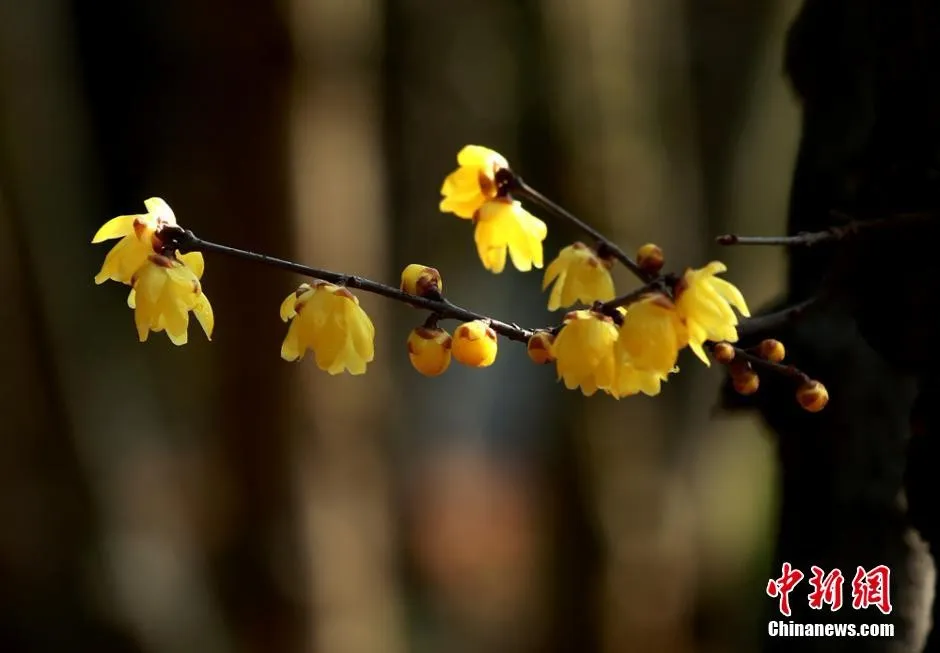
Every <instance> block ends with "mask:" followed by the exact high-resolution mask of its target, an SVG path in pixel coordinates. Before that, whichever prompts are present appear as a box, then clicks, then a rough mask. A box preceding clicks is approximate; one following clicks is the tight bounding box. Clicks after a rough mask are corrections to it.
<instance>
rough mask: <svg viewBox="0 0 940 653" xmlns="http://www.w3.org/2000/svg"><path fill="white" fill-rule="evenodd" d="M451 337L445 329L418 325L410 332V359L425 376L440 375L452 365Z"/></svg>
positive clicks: (413, 365)
mask: <svg viewBox="0 0 940 653" xmlns="http://www.w3.org/2000/svg"><path fill="white" fill-rule="evenodd" d="M451 342H452V340H451V337H450V334H449V333H447V332H446V331H445V330H444V329H439V328H433V329H429V328H427V327H416V328H415V329H413V330H412V331H411V333H409V334H408V359H409V360H410V361H411V365H412V367H414V368H415V369H416V370H418V371H419V372H421V374H423V375H425V376H439V375H441V374H443V373H444V372H445V371H446V370H447V368H448V367H450V348H451Z"/></svg>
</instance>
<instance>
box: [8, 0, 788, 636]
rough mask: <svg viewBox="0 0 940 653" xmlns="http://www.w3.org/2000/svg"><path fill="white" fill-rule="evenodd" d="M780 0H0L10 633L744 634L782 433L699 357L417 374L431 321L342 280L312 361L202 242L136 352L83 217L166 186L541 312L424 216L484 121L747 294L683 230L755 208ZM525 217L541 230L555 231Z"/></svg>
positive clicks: (242, 270)
mask: <svg viewBox="0 0 940 653" xmlns="http://www.w3.org/2000/svg"><path fill="white" fill-rule="evenodd" d="M799 4H800V3H799V2H798V1H797V0H766V1H764V2H753V0H657V1H656V2H649V1H646V2H643V1H638V0H634V1H632V2H619V1H617V0H582V1H581V2H577V3H574V2H566V1H563V0H542V2H534V1H527V2H523V1H520V2H510V1H505V0H504V1H497V0H474V1H473V2H470V1H467V0H448V1H447V2H428V1H417V0H386V1H383V0H348V1H340V0H294V1H293V2H290V1H285V2H278V3H275V2H263V1H261V0H253V1H252V0H245V1H244V2H222V1H221V0H203V1H202V2H197V3H191V2H184V1H183V0H139V1H138V2H132V3H131V2H122V1H119V0H99V1H97V2H89V1H87V0H84V1H81V2H80V1H79V0H72V1H68V0H29V2H26V1H25V0H19V1H18V0H0V293H2V299H3V303H4V313H3V319H2V320H0V363H2V366H3V374H2V375H0V414H2V421H0V650H2V651H5V652H7V651H64V650H70V651H95V652H96V653H124V652H137V651H140V652H148V653H176V652H180V653H183V652H194V651H199V652H205V653H223V652H230V651H231V652H238V653H255V652H259V653H260V652H262V651H264V652H274V653H281V652H284V653H289V652H294V651H298V652H299V651H317V652H323V653H405V652H415V653H425V652H427V653H431V652H438V651H447V652H448V653H464V652H466V653H476V652H482V651H487V652H494V653H523V652H526V653H528V652H536V651H539V652H542V651H544V652H555V651H558V652H562V651H579V652H587V653H590V652H595V651H596V652H598V653H600V652H610V653H614V652H621V651H631V652H632V653H643V652H646V651H655V652H656V653H672V652H676V653H679V652H682V653H685V652H688V653H692V652H703V653H704V652H709V653H711V652H715V653H718V652H731V651H751V650H754V649H755V648H756V646H757V642H758V641H759V638H760V636H761V634H762V632H763V629H764V623H763V621H762V620H761V610H762V609H763V608H764V606H765V601H768V600H770V599H767V597H766V596H765V594H764V587H765V585H766V582H767V578H769V576H770V575H771V572H772V570H771V569H770V559H771V553H772V542H773V537H774V524H775V521H774V520H775V512H776V503H775V498H776V473H777V472H776V466H775V465H776V463H775V460H774V457H773V446H772V442H771V440H770V438H769V435H768V433H767V432H766V431H765V430H764V429H763V427H762V426H761V425H760V424H759V423H758V422H757V420H756V418H755V417H753V416H750V415H741V416H738V415H728V414H722V413H720V412H718V411H717V410H716V409H715V407H716V402H717V388H718V385H719V383H720V381H721V373H720V371H719V370H716V369H712V370H708V369H705V368H704V367H703V366H701V365H700V364H698V363H697V362H696V361H695V360H694V359H693V358H692V356H691V354H690V353H689V352H686V353H685V354H684V355H683V359H681V360H680V365H681V366H682V368H683V372H682V374H680V375H678V376H677V377H676V378H675V379H674V380H673V381H670V383H669V384H668V385H667V386H665V390H664V392H663V393H662V395H661V396H660V397H657V398H655V399H649V398H646V397H635V398H631V399H626V400H622V401H620V402H617V401H614V400H613V399H610V398H608V397H603V396H595V397H592V398H585V397H583V396H581V395H580V394H579V393H576V392H569V391H565V390H564V387H563V386H562V385H560V384H558V383H556V382H555V378H554V370H553V369H552V368H551V367H545V368H542V367H536V366H534V365H532V364H531V363H530V362H529V361H528V359H527V357H526V354H525V351H524V350H523V348H522V347H520V346H516V345H514V344H513V343H508V342H503V343H502V344H501V350H500V356H499V358H498V360H497V361H496V363H495V365H494V366H493V367H491V368H489V369H485V370H474V369H469V368H465V367H461V366H460V365H453V366H451V368H450V370H449V371H448V372H447V373H446V374H445V375H444V376H442V377H440V378H437V379H427V378H424V377H422V376H420V375H419V374H417V373H416V372H415V371H414V370H413V369H412V368H411V367H410V365H409V362H408V358H407V354H406V350H405V338H406V335H407V333H408V331H409V330H410V329H411V328H412V327H413V326H415V325H417V324H418V323H419V322H420V321H421V320H422V319H423V317H422V316H420V315H418V314H417V313H416V312H415V311H413V310H411V309H409V308H407V307H405V306H402V305H397V304H394V305H393V304H391V303H389V302H387V301H384V300H381V299H379V298H375V297H371V296H361V300H362V304H363V305H364V306H365V308H366V309H367V311H368V312H369V314H370V315H371V316H372V318H373V321H374V322H375V324H376V328H377V343H376V347H377V354H376V359H375V362H374V363H372V364H371V365H370V367H369V372H368V374H367V375H365V376H362V377H349V376H343V377H331V376H329V375H327V374H325V373H322V372H320V371H318V370H317V369H316V366H315V365H314V363H313V361H312V360H310V359H309V358H307V359H305V360H304V361H302V362H301V363H299V364H288V363H285V362H284V361H282V360H281V359H280V358H279V355H278V352H279V348H280V342H281V339H282V338H283V336H284V334H285V327H284V325H283V324H282V323H281V322H280V320H279V319H278V305H279V303H280V301H281V300H282V299H283V297H284V296H286V295H287V294H288V293H289V292H291V291H292V290H293V289H294V288H295V287H296V285H297V283H299V281H300V279H299V278H293V277H291V276H290V275H288V274H285V273H282V272H279V271H276V270H271V269H264V268H260V267H257V266H253V265H250V264H247V263H245V262H240V261H235V260H227V259H224V258H220V257H217V256H207V271H206V275H205V277H204V279H203V283H204V288H205V290H206V293H207V295H208V296H209V298H210V299H211V301H212V303H213V306H214V308H215V313H216V319H217V327H216V331H215V334H214V338H213V341H212V342H211V343H208V342H206V341H205V339H204V338H203V337H202V334H201V333H199V332H197V331H196V327H195V326H194V327H193V328H192V329H191V331H192V333H193V335H192V337H191V341H190V343H189V344H188V345H186V346H185V347H181V348H177V347H174V346H172V345H171V344H170V342H169V341H168V339H167V338H166V337H165V336H163V335H162V334H156V335H154V336H152V337H151V339H150V341H149V342H148V343H147V344H146V345H141V344H139V343H138V342H137V338H136V335H135V332H134V328H133V318H132V314H131V312H130V311H129V310H128V309H127V307H126V306H125V299H126V294H127V290H126V288H125V287H122V286H119V285H117V284H115V283H113V282H109V283H107V284H105V285H103V286H100V287H96V286H95V285H94V283H93V280H92V279H93V276H94V274H95V273H96V272H97V270H98V268H99V266H100V264H101V261H102V260H103V257H104V255H105V254H106V252H107V250H108V246H104V245H102V246H92V245H90V244H89V243H90V240H91V237H92V235H93V234H94V232H95V230H96V229H97V228H98V227H99V226H100V225H101V224H102V223H104V222H105V221H106V220H107V219H109V218H110V217H113V216H115V215H118V214H126V213H136V212H142V211H143V210H144V209H143V200H144V199H145V198H148V197H151V196H154V195H157V196H160V197H163V198H164V199H166V200H167V201H168V202H169V204H170V205H171V206H172V207H173V208H174V210H175V211H176V214H177V216H178V218H179V220H180V222H181V223H182V224H183V225H184V226H186V227H189V228H192V229H193V230H195V231H196V233H198V234H199V235H201V236H203V237H205V238H208V239H211V240H216V241H220V242H224V243H227V244H230V245H233V246H238V247H244V248H247V249H254V250H258V251H263V252H266V253H269V254H273V255H279V256H285V257H292V258H295V259H296V260H299V261H302V262H305V263H309V264H312V265H317V266H320V267H326V268H330V269H336V270H341V271H347V272H355V273H359V274H362V275H366V276H370V277H373V278H376V279H379V280H383V281H386V282H389V283H391V284H396V283H397V280H398V275H399V272H400V270H401V269H402V268H403V267H404V266H405V265H406V264H408V263H411V262H419V263H424V264H428V265H433V266H435V267H437V268H438V269H440V271H441V272H442V274H443V277H444V279H445V282H446V284H447V291H448V296H449V297H450V298H451V299H452V300H453V301H455V302H457V303H459V304H461V305H464V306H467V307H470V308H473V309H475V310H479V311H481V312H485V313H487V314H490V315H493V316H497V317H500V318H502V319H505V320H507V321H515V322H518V323H520V324H526V325H531V326H539V325H543V324H548V323H552V322H555V321H557V319H558V318H559V317H560V316H558V315H551V314H548V313H547V311H546V309H545V304H546V302H547V295H546V294H544V293H540V285H541V273H540V272H532V273H529V274H521V273H518V272H516V271H515V270H514V269H507V271H506V272H504V273H503V274H501V275H498V276H497V275H492V274H490V273H489V272H486V271H485V270H484V269H483V268H482V266H481V265H480V263H479V260H478V259H477V256H476V253H475V250H474V246H473V240H472V228H471V226H470V225H469V223H468V222H466V221H462V220H458V219H456V218H454V217H453V216H452V215H444V214H441V213H439V211H438V209H437V203H438V200H439V193H438V191H439V188H440V184H441V181H442V180H443V178H444V176H445V175H446V174H447V173H448V172H450V171H451V170H452V169H453V168H454V167H455V165H456V161H455V156H456V153H457V151H458V150H459V149H460V148H461V147H462V146H463V145H465V144H467V143H476V144H481V145H486V146H489V147H492V148H494V149H497V150H498V151H500V152H502V153H503V154H504V155H506V156H507V157H508V159H509V161H510V162H511V164H512V165H513V167H514V168H515V169H516V170H517V171H519V172H520V173H521V174H522V175H524V176H525V178H526V180H527V181H528V182H530V183H531V184H532V185H533V186H535V187H536V188H538V189H540V190H542V191H543V192H545V193H546V194H548V195H549V196H551V197H552V198H554V199H556V200H557V201H559V202H561V203H562V204H563V205H565V206H566V207H568V208H570V209H572V210H573V211H574V212H575V213H577V214H578V215H579V216H581V217H582V218H584V219H585V220H587V221H589V222H591V223H593V224H595V225H597V226H599V227H601V228H602V229H603V230H605V231H606V232H607V233H608V234H610V235H611V236H612V237H613V238H614V240H616V241H617V242H619V243H620V244H621V245H623V246H624V247H625V249H627V250H628V251H630V250H632V249H633V248H635V247H637V246H639V245H641V244H642V243H644V242H647V241H653V242H656V243H658V244H660V245H661V246H662V247H663V248H664V249H665V251H666V254H667V265H668V266H669V267H670V268H671V269H676V270H681V269H682V268H683V267H684V266H686V265H690V264H691V265H701V264H703V263H705V262H707V261H709V260H711V259H712V258H715V257H719V256H720V257H721V258H722V259H723V260H725V261H726V262H727V263H728V264H729V267H730V268H731V272H730V274H729V275H728V278H729V279H730V280H732V281H733V282H734V283H736V284H738V285H739V286H740V287H741V288H742V289H743V291H744V292H745V295H746V296H747V297H748V298H749V301H750V303H751V305H752V307H759V306H760V305H761V304H762V303H764V302H766V301H768V300H770V299H771V298H773V297H774V296H775V295H777V294H778V293H779V292H780V291H781V290H782V288H783V274H784V259H783V252H777V251H765V250H757V249H745V250H735V251H722V252H719V251H718V250H717V248H716V247H715V246H714V245H713V244H712V242H713V236H715V235H718V234H720V233H724V232H728V231H739V232H750V233H761V234H764V233H767V234H771V233H777V232H782V231H783V229H784V222H785V214H786V202H787V193H788V191H789V184H790V177H791V170H792V161H793V156H794V153H795V149H796V145H797V139H798V124H799V114H798V110H797V106H796V103H795V101H794V99H793V96H792V94H791V92H790V89H789V88H788V86H787V84H786V82H785V80H784V78H783V75H782V52H783V42H784V36H785V32H786V29H787V26H788V24H789V22H790V21H791V20H792V18H793V16H794V15H795V13H796V11H797V10H798V9H799ZM542 217H545V218H547V216H542ZM548 222H549V237H548V240H547V241H546V260H549V259H550V258H552V257H554V256H555V254H556V253H557V251H558V250H559V249H560V248H561V247H563V246H565V245H566V244H569V243H570V242H572V241H573V240H575V239H576V238H578V237H579V235H578V234H576V233H574V232H573V231H571V230H570V228H569V227H567V226H565V225H560V224H557V223H552V222H551V220H548ZM615 278H616V280H617V281H618V288H620V289H622V290H624V291H625V290H628V289H629V288H630V287H631V284H633V283H634V282H633V281H632V280H631V279H630V278H629V277H628V276H627V275H626V274H625V273H624V271H623V270H620V269H618V270H616V276H615Z"/></svg>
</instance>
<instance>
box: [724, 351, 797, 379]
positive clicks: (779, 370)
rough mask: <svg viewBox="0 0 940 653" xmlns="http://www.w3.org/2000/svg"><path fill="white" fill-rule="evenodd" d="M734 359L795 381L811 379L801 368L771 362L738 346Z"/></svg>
mask: <svg viewBox="0 0 940 653" xmlns="http://www.w3.org/2000/svg"><path fill="white" fill-rule="evenodd" d="M734 360H736V361H739V360H743V361H747V362H748V363H750V364H751V367H756V368H760V369H763V370H767V371H768V372H774V373H776V374H780V375H783V376H786V377H789V378H791V379H793V380H795V381H799V382H800V383H809V382H810V381H812V379H810V378H809V376H808V375H807V374H806V373H805V372H802V371H801V370H799V369H797V368H796V367H794V366H793V365H782V364H780V363H772V362H770V361H769V360H767V359H764V358H761V357H760V356H757V355H756V354H752V353H750V352H749V351H745V350H744V349H741V348H740V347H735V348H734Z"/></svg>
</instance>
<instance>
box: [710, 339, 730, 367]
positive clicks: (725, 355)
mask: <svg viewBox="0 0 940 653" xmlns="http://www.w3.org/2000/svg"><path fill="white" fill-rule="evenodd" d="M712 353H713V354H714V355H715V360H716V361H717V362H719V363H721V364H722V365H728V364H729V363H730V362H731V361H733V360H734V346H733V345H731V344H730V343H727V342H719V343H717V344H716V345H715V346H714V347H713V348H712Z"/></svg>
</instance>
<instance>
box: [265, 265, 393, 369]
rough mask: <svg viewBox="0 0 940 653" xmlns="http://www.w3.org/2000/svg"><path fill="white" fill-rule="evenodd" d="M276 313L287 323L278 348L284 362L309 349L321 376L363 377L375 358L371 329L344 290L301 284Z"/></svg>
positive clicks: (322, 283) (320, 283)
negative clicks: (351, 375)
mask: <svg viewBox="0 0 940 653" xmlns="http://www.w3.org/2000/svg"><path fill="white" fill-rule="evenodd" d="M280 312H281V319H282V320H283V321H284V322H290V326H289V327H288V329H287V336H286V337H285V338H284V342H283V343H282V345H281V357H282V358H283V359H284V360H287V361H295V360H300V359H302V358H303V357H304V354H305V353H306V351H307V350H308V349H311V350H313V353H314V357H315V358H316V362H317V367H319V368H320V369H321V370H323V371H325V372H329V373H330V374H340V373H341V372H343V371H346V370H348V371H349V373H350V374H364V373H365V371H366V364H367V363H369V362H371V361H372V359H373V357H374V356H375V327H374V326H373V324H372V320H370V319H369V316H368V315H366V312H365V311H364V310H362V308H361V307H360V306H359V299H358V298H357V297H356V296H355V295H353V294H352V293H351V292H349V290H347V289H346V288H343V287H341V286H335V285H333V284H330V283H325V282H323V281H318V282H315V283H313V284H312V285H311V284H306V283H305V284H301V285H300V287H299V288H298V289H297V290H296V291H295V292H293V293H291V294H290V295H288V296H287V298H286V299H285V300H284V301H283V302H282V303H281V311H280Z"/></svg>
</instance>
